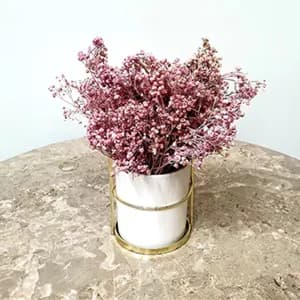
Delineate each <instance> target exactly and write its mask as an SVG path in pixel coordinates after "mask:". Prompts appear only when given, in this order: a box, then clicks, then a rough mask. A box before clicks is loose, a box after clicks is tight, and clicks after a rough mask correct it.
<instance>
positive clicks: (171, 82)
mask: <svg viewBox="0 0 300 300" xmlns="http://www.w3.org/2000/svg"><path fill="white" fill-rule="evenodd" d="M78 59H79V60H80V61H81V62H82V63H83V64H84V65H85V68H86V71H87V74H88V76H87V78H85V79H84V80H83V81H78V82H75V81H68V80H67V79H66V78H65V76H63V75H62V76H61V77H60V78H58V84H57V85H55V86H54V85H53V86H51V87H50V88H49V89H50V91H51V92H52V95H53V96H54V97H60V98H61V99H62V100H64V101H65V102H67V103H68V104H70V105H71V109H65V110H64V115H65V118H71V119H76V118H77V116H78V114H79V115H83V116H84V117H86V119H87V121H88V123H87V136H88V139H89V142H90V145H91V146H92V148H94V149H97V150H99V151H101V152H102V153H104V154H105V155H107V156H109V157H110V158H112V159H113V160H114V161H115V163H116V166H117V168H118V169H119V170H123V171H126V172H133V173H138V174H162V173H166V172H171V171H173V170H175V169H178V168H181V167H183V166H186V165H187V164H191V163H193V164H194V165H195V166H197V167H200V166H201V163H202V161H203V159H204V158H205V157H206V156H208V155H209V154H212V153H216V152H217V153H218V152H220V151H222V150H223V149H226V148H228V147H229V146H230V145H231V143H232V141H233V139H234V136H235V134H236V126H235V124H234V123H235V121H236V120H237V119H239V118H240V117H242V116H243V113H242V111H241V105H242V104H243V103H246V104H249V102H250V100H251V99H253V98H254V97H255V96H256V95H257V93H258V91H259V90H260V89H261V88H263V87H264V86H265V83H264V82H258V81H250V80H249V79H247V78H246V76H245V74H244V73H242V72H241V70H240V69H236V70H235V71H234V72H231V73H228V74H221V70H220V69H221V64H220V58H219V57H218V56H217V54H216V50H215V49H214V48H212V47H211V46H210V44H209V42H208V40H207V39H204V40H203V45H202V47H201V48H199V50H198V52H197V53H196V55H195V56H194V57H193V58H192V59H191V60H190V61H188V62H186V63H181V62H180V61H179V60H175V61H174V62H169V61H168V60H166V59H164V60H159V59H157V58H155V57H154V56H152V55H148V54H145V53H144V52H143V51H141V52H139V53H137V54H136V55H134V56H128V57H127V58H126V59H125V60H124V62H123V64H122V66H121V67H112V66H110V65H109V64H108V59H107V48H106V47H105V45H104V43H103V40H102V39H101V38H95V39H94V40H93V46H92V47H90V48H89V49H88V51H87V52H86V53H84V52H79V54H78Z"/></svg>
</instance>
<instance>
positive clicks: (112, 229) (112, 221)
mask: <svg viewBox="0 0 300 300" xmlns="http://www.w3.org/2000/svg"><path fill="white" fill-rule="evenodd" d="M108 176H109V199H110V233H111V235H114V234H115V225H116V223H115V203H114V202H115V200H114V197H113V192H112V190H113V185H114V183H113V177H112V176H113V174H112V161H111V159H110V158H108Z"/></svg>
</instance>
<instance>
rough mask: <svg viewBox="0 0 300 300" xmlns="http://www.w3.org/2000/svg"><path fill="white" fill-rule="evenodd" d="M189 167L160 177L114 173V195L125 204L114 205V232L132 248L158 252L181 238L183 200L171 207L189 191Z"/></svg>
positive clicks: (185, 206) (183, 212)
mask: <svg viewBox="0 0 300 300" xmlns="http://www.w3.org/2000/svg"><path fill="white" fill-rule="evenodd" d="M190 168H191V167H190V166H188V167H185V168H183V169H180V170H178V171H176V172H172V173H168V174H161V175H136V174H130V173H125V172H117V173H116V175H115V176H116V177H115V184H116V193H117V195H118V197H119V198H120V199H121V200H123V201H124V202H126V203H127V204H129V205H127V204H124V203H122V202H120V201H117V203H116V208H117V222H118V231H119V234H120V235H121V237H122V238H123V239H124V240H126V241H127V242H128V243H130V244H131V245H134V246H136V247H140V248H145V249H158V248H162V247H167V246H168V245H170V244H172V243H173V242H176V241H177V240H179V239H180V238H181V237H182V235H183V234H184V231H185V228H186V218H187V201H183V202H182V203H180V204H178V205H174V206H173V204H176V203H178V202H180V201H182V199H184V197H185V196H186V195H187V193H188V191H189V188H190V179H191V178H190V176H191V169H190ZM168 206H171V207H170V208H168V209H160V208H163V207H168ZM143 208H145V209H143ZM149 208H150V209H149Z"/></svg>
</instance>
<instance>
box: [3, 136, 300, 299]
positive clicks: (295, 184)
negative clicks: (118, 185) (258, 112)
mask: <svg viewBox="0 0 300 300" xmlns="http://www.w3.org/2000/svg"><path fill="white" fill-rule="evenodd" d="M107 183H108V176H107V171H106V161H105V159H104V158H103V157H102V156H101V155H100V154H99V153H97V152H94V151H92V150H90V149H89V147H88V145H87V142H86V141H85V140H83V139H79V140H73V141H68V142H64V143H60V144H54V145H50V146H47V147H44V148H41V149H37V150H34V151H31V152H29V153H25V154H22V155H20V156H17V157H14V158H12V159H9V160H6V161H3V162H0V299H72V300H73V299H74V300H75V299H93V300H95V299H105V300H108V299H130V300H134V299H141V300H144V299H160V300H165V299H170V300H173V299H205V300H206V299H207V300H210V299H237V300H241V299H249V300H256V299H272V300H274V299H275V300H280V299H300V161H299V160H297V159H294V158H291V157H288V156H286V155H284V154H281V153H278V152H275V151H271V150H268V149H265V148H262V147H259V146H255V145H250V144H246V143H240V142H238V143H236V145H235V146H234V147H233V148H232V150H231V151H230V152H229V156H228V157H226V158H224V157H218V156H214V157H210V158H208V159H206V161H205V163H204V164H203V168H202V170H201V171H199V172H197V174H196V191H195V210H196V212H195V226H194V229H193V232H192V236H191V239H190V240H189V242H188V243H187V244H186V245H185V246H184V247H182V248H180V249H179V250H177V251H176V252H173V253H169V254H165V255H161V256H157V257H149V256H141V255H137V254H133V253H130V252H127V251H126V250H123V249H121V248H120V247H119V246H118V245H117V244H116V242H115V240H114V239H113V238H112V236H110V227H109V198H108V184H107Z"/></svg>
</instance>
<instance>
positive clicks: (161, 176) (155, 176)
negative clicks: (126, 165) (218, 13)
mask: <svg viewBox="0 0 300 300" xmlns="http://www.w3.org/2000/svg"><path fill="white" fill-rule="evenodd" d="M190 167H191V165H190V164H188V165H186V166H184V167H182V168H180V169H177V170H175V171H172V172H169V173H164V174H150V175H145V174H138V173H131V172H124V171H119V172H118V171H117V173H125V174H128V175H133V176H142V177H148V178H149V177H152V178H163V177H166V176H169V175H172V174H175V173H179V172H180V171H183V170H185V169H187V168H190Z"/></svg>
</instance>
